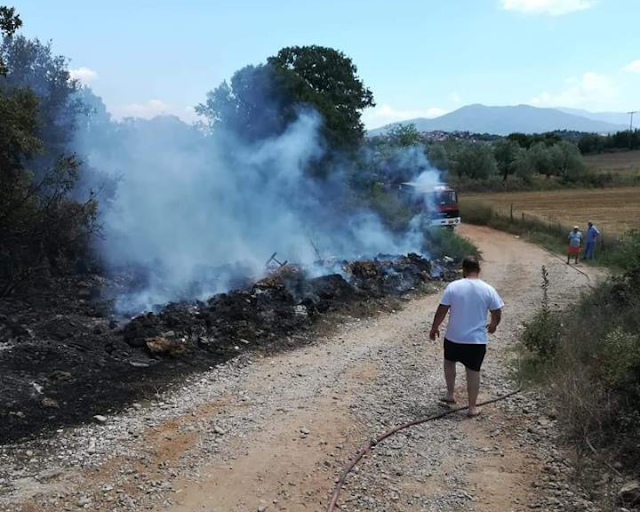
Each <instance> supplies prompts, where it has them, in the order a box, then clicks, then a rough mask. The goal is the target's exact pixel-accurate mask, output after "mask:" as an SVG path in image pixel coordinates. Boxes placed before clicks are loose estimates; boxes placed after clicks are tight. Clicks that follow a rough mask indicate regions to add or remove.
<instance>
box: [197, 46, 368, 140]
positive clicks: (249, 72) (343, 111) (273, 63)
mask: <svg viewBox="0 0 640 512" xmlns="http://www.w3.org/2000/svg"><path fill="white" fill-rule="evenodd" d="M356 73H357V68H356V66H355V65H354V64H353V62H352V61H351V59H350V58H348V57H347V56H345V55H344V54H343V53H342V52H340V51H337V50H334V49H332V48H326V47H322V46H293V47H288V48H283V49H282V50H280V51H279V52H278V54H277V55H276V56H274V57H270V58H269V59H267V63H266V64H261V65H258V66H247V67H245V68H242V69H241V70H239V71H237V72H236V73H235V74H234V75H233V77H232V78H231V82H230V83H227V82H223V83H222V84H221V85H220V86H219V87H217V88H216V89H214V90H213V91H210V92H209V93H208V94H207V98H206V101H205V102H204V103H201V104H199V105H198V106H197V107H196V112H197V113H198V114H201V115H203V116H205V117H206V118H207V120H208V122H209V126H210V127H211V128H212V129H216V128H217V127H219V126H222V127H224V128H226V129H229V130H231V131H233V132H234V133H236V134H237V135H239V136H241V137H243V138H245V139H246V140H249V141H255V140H261V139H263V138H266V137H270V136H273V135H276V134H278V133H281V132H282V131H283V130H284V129H286V127H287V126H288V124H289V123H291V122H292V121H293V120H294V119H295V118H296V116H297V114H298V113H299V112H300V109H303V108H305V107H312V108H313V109H315V110H316V111H317V112H318V113H319V114H320V115H321V116H322V118H323V121H324V122H323V128H322V129H323V135H324V137H325V139H326V141H327V142H328V144H329V145H330V147H332V148H338V149H348V148H355V147H357V146H358V145H359V143H360V142H361V141H362V138H363V136H364V126H363V124H362V120H361V113H362V110H363V109H364V108H366V107H368V106H373V105H374V102H373V95H372V93H371V91H370V90H369V89H367V88H366V87H365V86H364V84H363V83H362V81H361V80H360V78H359V77H358V76H357V74H356Z"/></svg>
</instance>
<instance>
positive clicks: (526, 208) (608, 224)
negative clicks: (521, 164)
mask: <svg viewBox="0 0 640 512" xmlns="http://www.w3.org/2000/svg"><path fill="white" fill-rule="evenodd" d="M460 196H461V197H460V200H461V202H462V203H463V204H464V203H467V204H469V203H472V202H478V201H479V202H483V203H487V204H489V205H491V206H493V208H494V209H495V210H497V211H498V212H500V213H502V214H505V215H508V214H509V211H510V209H511V205H512V204H513V211H514V215H515V216H521V215H522V213H525V214H526V215H533V216H536V217H538V218H540V219H544V220H548V221H552V222H560V223H561V224H565V225H567V226H572V225H574V224H578V225H579V226H580V227H581V228H583V229H584V228H586V224H587V221H589V220H593V222H595V224H596V226H598V228H599V229H600V230H601V231H602V232H603V233H605V234H608V235H610V236H617V235H620V234H622V233H624V232H625V231H627V230H629V229H640V187H624V188H605V189H595V190H553V191H540V192H507V193H483V194H460ZM462 220H463V221H464V219H462Z"/></svg>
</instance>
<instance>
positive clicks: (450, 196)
mask: <svg viewBox="0 0 640 512" xmlns="http://www.w3.org/2000/svg"><path fill="white" fill-rule="evenodd" d="M433 195H434V201H435V203H436V204H439V205H450V204H456V203H457V202H458V198H457V197H456V193H455V191H453V190H446V191H443V192H434V193H433Z"/></svg>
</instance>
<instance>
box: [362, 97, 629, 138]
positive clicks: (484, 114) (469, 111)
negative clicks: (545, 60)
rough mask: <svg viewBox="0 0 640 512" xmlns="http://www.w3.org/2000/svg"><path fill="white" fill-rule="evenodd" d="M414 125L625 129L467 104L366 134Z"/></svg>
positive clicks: (545, 111) (523, 108) (540, 111)
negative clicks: (438, 115)
mask: <svg viewBox="0 0 640 512" xmlns="http://www.w3.org/2000/svg"><path fill="white" fill-rule="evenodd" d="M399 124H402V125H405V124H414V125H415V126H416V128H417V129H418V130H419V131H422V132H428V131H434V130H443V131H448V132H453V131H469V132H475V133H492V134H496V135H508V134H510V133H513V132H522V133H540V132H547V131H553V130H575V131H581V132H596V133H609V132H615V131H618V130H624V129H625V128H626V127H625V126H624V125H619V124H613V123H608V122H605V121H600V120H596V119H589V118H587V117H584V116H580V115H576V114H571V113H568V112H563V111H561V110H557V109H553V108H538V107H532V106H530V105H517V106H505V107H488V106H485V105H479V104H476V105H467V106H464V107H462V108H459V109H458V110H454V111H453V112H449V113H448V114H445V115H443V116H440V117H436V118H433V119H425V118H417V119H410V120H408V121H402V122H400V123H393V124H389V125H386V126H383V127H381V128H376V129H374V130H370V131H369V135H381V134H384V133H385V132H386V131H388V130H389V129H390V128H392V127H393V126H396V125H399Z"/></svg>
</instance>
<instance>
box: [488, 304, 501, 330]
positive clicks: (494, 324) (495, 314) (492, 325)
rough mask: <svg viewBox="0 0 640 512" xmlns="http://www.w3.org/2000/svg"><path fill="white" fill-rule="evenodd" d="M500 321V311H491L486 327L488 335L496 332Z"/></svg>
mask: <svg viewBox="0 0 640 512" xmlns="http://www.w3.org/2000/svg"><path fill="white" fill-rule="evenodd" d="M500 320H502V309H493V310H491V321H490V322H489V325H487V330H488V331H489V334H493V333H494V332H496V329H497V328H498V326H499V325H500Z"/></svg>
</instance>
